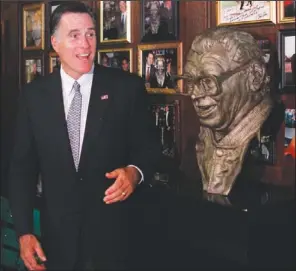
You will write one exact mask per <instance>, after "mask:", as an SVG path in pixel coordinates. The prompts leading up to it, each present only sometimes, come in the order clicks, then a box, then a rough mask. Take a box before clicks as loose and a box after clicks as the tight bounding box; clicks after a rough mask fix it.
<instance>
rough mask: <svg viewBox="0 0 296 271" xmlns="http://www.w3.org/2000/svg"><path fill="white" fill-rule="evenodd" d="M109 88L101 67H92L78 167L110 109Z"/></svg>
mask: <svg viewBox="0 0 296 271" xmlns="http://www.w3.org/2000/svg"><path fill="white" fill-rule="evenodd" d="M108 86H109V87H108ZM109 88H110V82H109V83H108V78H106V77H104V75H103V68H102V67H100V66H96V67H95V69H94V76H93V83H92V88H91V95H90V100H89V106H88V113H87V120H86V126H85V132H84V140H83V145H82V150H81V155H80V165H79V168H82V167H83V164H84V162H85V160H86V157H87V153H88V152H89V151H90V150H91V147H90V143H91V142H92V141H93V140H97V135H98V134H99V133H100V130H101V129H102V127H103V124H104V121H105V116H106V114H107V112H108V110H109V109H110V102H111V99H112V96H111V95H110V91H109Z"/></svg>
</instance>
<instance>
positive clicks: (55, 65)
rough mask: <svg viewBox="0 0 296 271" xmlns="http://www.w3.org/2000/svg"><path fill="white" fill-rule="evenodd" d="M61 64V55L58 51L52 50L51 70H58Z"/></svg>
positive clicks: (50, 58) (50, 57)
mask: <svg viewBox="0 0 296 271" xmlns="http://www.w3.org/2000/svg"><path fill="white" fill-rule="evenodd" d="M60 66H61V62H60V58H59V56H58V55H57V54H56V53H54V52H51V53H50V54H49V72H50V73H52V72H54V71H56V70H58V69H59V68H60Z"/></svg>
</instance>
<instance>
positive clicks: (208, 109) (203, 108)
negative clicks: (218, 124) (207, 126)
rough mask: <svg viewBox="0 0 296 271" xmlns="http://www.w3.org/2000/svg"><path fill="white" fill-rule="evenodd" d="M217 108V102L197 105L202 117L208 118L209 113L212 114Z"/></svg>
mask: <svg viewBox="0 0 296 271" xmlns="http://www.w3.org/2000/svg"><path fill="white" fill-rule="evenodd" d="M216 108H217V105H216V104H210V105H198V106H197V113H198V115H199V116H200V117H202V118H207V117H208V116H209V115H211V114H212V113H213V112H214V111H215V110H216Z"/></svg>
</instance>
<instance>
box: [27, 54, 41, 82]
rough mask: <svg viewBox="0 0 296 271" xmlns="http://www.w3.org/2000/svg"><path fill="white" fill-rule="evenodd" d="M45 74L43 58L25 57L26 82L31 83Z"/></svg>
mask: <svg viewBox="0 0 296 271" xmlns="http://www.w3.org/2000/svg"><path fill="white" fill-rule="evenodd" d="M40 76H43V68H42V59H41V58H27V59H25V74H24V77H25V78H24V82H25V83H30V82H32V81H33V80H34V79H36V78H37V77H40Z"/></svg>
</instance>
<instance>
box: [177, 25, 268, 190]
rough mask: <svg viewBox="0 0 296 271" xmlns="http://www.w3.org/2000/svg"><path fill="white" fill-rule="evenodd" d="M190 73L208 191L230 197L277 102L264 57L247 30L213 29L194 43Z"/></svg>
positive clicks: (199, 152) (199, 158)
mask: <svg viewBox="0 0 296 271" xmlns="http://www.w3.org/2000/svg"><path fill="white" fill-rule="evenodd" d="M184 71H185V72H184V75H183V76H182V78H184V79H185V82H186V90H187V92H188V94H189V95H190V96H191V99H192V102H193V105H194V108H195V111H196V114H197V116H198V118H199V121H200V133H199V139H198V141H197V144H196V157H197V162H198V166H199V169H200V171H201V175H202V183H203V190H204V191H206V192H207V193H211V194H219V195H228V194H229V193H230V191H231V189H232V187H233V184H234V183H235V180H236V177H237V176H238V174H239V173H240V171H241V169H242V164H243V160H244V157H245V154H246V152H247V149H248V145H249V143H250V141H251V140H252V139H253V138H254V137H255V136H256V135H257V133H258V132H259V130H260V128H261V126H262V124H263V122H264V121H265V120H266V119H267V117H268V115H269V113H270V111H271V108H272V104H273V103H272V99H271V96H270V88H269V81H270V80H269V79H270V78H269V76H268V75H267V71H266V66H265V63H264V58H263V54H262V52H261V50H260V48H259V47H258V45H257V42H256V40H255V39H254V38H253V36H252V35H250V34H248V33H246V32H243V31H240V30H235V29H232V28H224V27H223V28H222V27H221V28H215V29H210V30H208V31H206V32H204V33H203V34H201V35H199V36H197V37H196V38H195V40H194V41H193V43H192V46H191V49H190V51H189V53H188V56H187V61H186V65H185V69H184Z"/></svg>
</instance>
